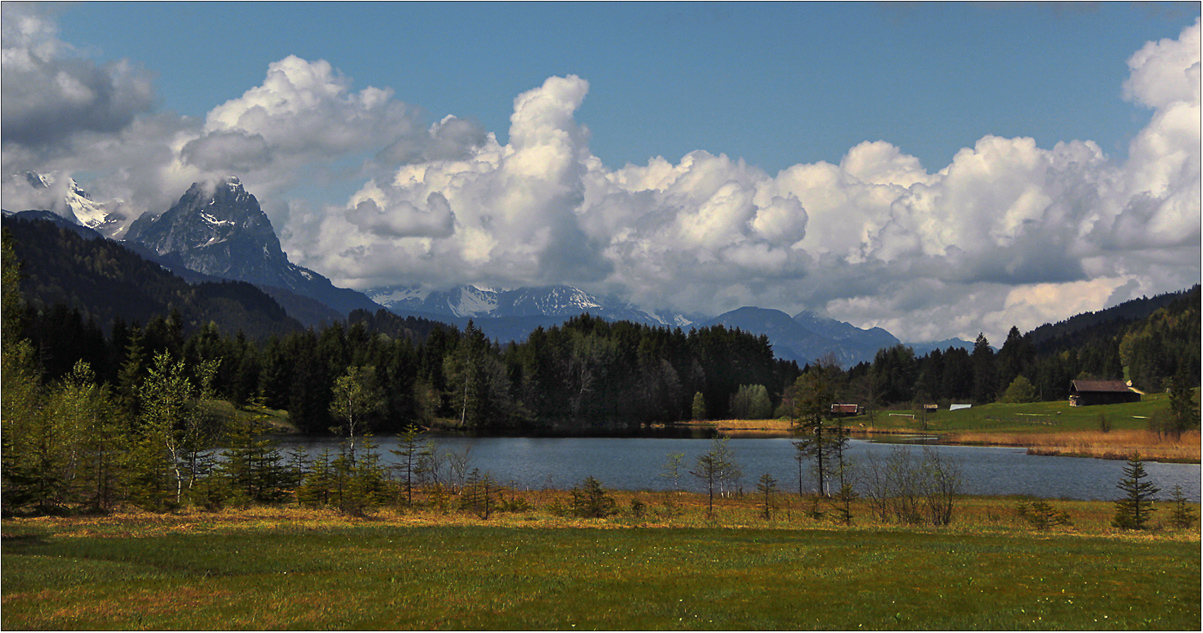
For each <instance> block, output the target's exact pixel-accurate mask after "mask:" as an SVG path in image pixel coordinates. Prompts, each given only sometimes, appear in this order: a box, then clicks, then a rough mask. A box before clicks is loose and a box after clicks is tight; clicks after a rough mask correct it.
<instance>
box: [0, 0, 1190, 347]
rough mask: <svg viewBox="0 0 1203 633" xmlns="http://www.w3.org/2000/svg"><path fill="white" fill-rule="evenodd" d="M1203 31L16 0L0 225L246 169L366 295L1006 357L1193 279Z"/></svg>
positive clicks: (1179, 11)
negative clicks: (871, 338) (540, 305)
mask: <svg viewBox="0 0 1203 633" xmlns="http://www.w3.org/2000/svg"><path fill="white" fill-rule="evenodd" d="M1199 14H1200V5H1199V3H1110V2H1109V3H1100V4H1086V3H1071V4H1044V3H990V4H985V3H980V4H979V3H974V4H964V3H943V2H941V3H883V4H879V3H657V4H645V3H615V4H608V3H607V4H602V3H524V4H507V3H414V4H402V3H383V2H382V3H342V2H339V3H308V2H307V3H296V4H293V3H266V2H265V3H234V2H230V3H224V2H214V3H177V2H169V3H153V2H136V3H134V2H130V3H93V2H83V3H68V4H45V3H37V4H21V3H5V4H4V5H3V10H2V15H3V21H4V38H3V39H4V86H3V90H4V95H3V96H4V99H3V115H4V116H3V134H2V135H0V141H2V143H3V173H2V174H0V176H2V177H3V182H2V184H3V195H4V197H5V205H6V208H10V207H12V206H27V208H28V205H37V206H39V207H40V208H52V209H56V210H61V207H62V204H61V199H53V196H54V195H58V194H57V193H55V192H54V191H53V190H50V191H47V192H41V193H39V192H36V191H32V190H30V189H29V188H28V184H27V183H26V182H25V180H24V179H23V177H21V176H20V175H21V174H23V173H24V172H25V171H26V170H35V171H38V172H40V173H44V174H49V175H51V176H52V177H53V178H56V179H57V180H56V182H58V183H60V186H62V183H65V182H67V180H68V179H69V178H75V179H76V180H78V181H80V182H81V184H82V185H83V186H84V187H85V188H86V189H87V190H88V191H90V192H91V193H92V194H93V197H94V198H95V199H96V200H97V201H98V202H99V203H100V204H101V205H102V206H104V207H105V208H106V209H109V210H110V211H112V212H114V213H120V214H122V215H124V216H125V218H126V222H128V221H132V219H133V218H136V217H138V216H139V215H141V214H142V213H147V212H149V213H159V212H162V211H163V210H165V209H166V208H168V207H169V206H170V205H171V204H172V203H173V202H174V200H176V199H178V197H179V195H181V194H182V193H183V191H184V190H186V189H187V187H188V185H189V184H190V183H192V182H194V181H198V180H205V179H212V178H220V177H223V176H227V175H237V176H239V177H240V178H241V179H242V181H243V182H244V183H245V184H246V185H247V187H248V189H249V190H250V191H251V193H253V194H255V195H256V196H257V197H258V199H259V200H260V202H261V204H262V205H263V208H264V210H265V211H266V212H267V214H268V216H269V217H270V218H271V220H272V223H273V226H274V227H275V229H276V231H277V233H278V234H279V235H280V238H281V242H282V244H283V246H284V248H285V250H286V251H287V252H288V253H289V256H290V258H291V259H292V261H294V262H295V263H299V264H301V265H304V266H307V267H309V268H313V269H314V270H317V271H318V272H320V273H322V274H324V275H327V276H329V277H330V278H331V279H332V280H333V281H334V282H335V283H337V284H339V285H343V286H348V287H353V288H359V289H369V288H380V287H391V286H414V285H418V286H422V287H423V288H445V287H449V286H453V285H456V284H469V283H470V284H478V285H488V286H493V287H517V286H524V285H546V284H554V283H566V284H573V285H577V286H579V287H582V288H584V289H585V290H588V291H591V292H596V293H601V294H611V295H614V296H617V297H619V298H622V299H625V300H628V301H631V302H633V303H634V304H636V305H638V306H640V307H643V308H645V309H649V310H668V311H682V312H690V313H701V314H711V315H714V314H718V313H721V312H723V311H726V310H731V309H735V308H738V307H741V306H744V305H758V306H762V307H769V308H777V309H781V310H784V311H786V312H789V313H791V314H793V313H796V312H798V311H800V310H803V309H806V310H813V311H816V312H819V313H820V314H825V315H828V316H831V317H834V318H838V319H840V320H845V321H849V322H851V323H853V324H855V325H858V326H861V327H870V326H882V327H885V328H886V329H888V330H890V331H891V332H893V333H895V334H896V335H898V336H900V337H901V338H903V339H904V340H913V341H921V340H938V339H943V338H948V337H952V336H960V337H962V338H968V339H972V338H973V337H974V336H976V334H977V333H978V332H984V333H986V334H987V335H988V336H989V337H990V338H991V339H992V340H993V339H996V338H1001V337H1003V336H1005V334H1006V331H1007V330H1008V329H1009V328H1010V326H1011V325H1017V326H1019V327H1020V328H1021V329H1024V330H1027V329H1031V328H1034V327H1036V326H1038V325H1041V324H1043V323H1045V322H1048V321H1056V320H1059V319H1063V318H1066V317H1068V316H1071V315H1073V314H1075V313H1078V312H1082V311H1085V310H1097V309H1101V308H1103V307H1107V306H1109V305H1114V304H1116V303H1119V302H1121V301H1124V300H1126V299H1129V298H1133V297H1138V296H1141V295H1151V294H1156V293H1158V292H1167V291H1173V290H1179V289H1182V288H1184V287H1187V286H1189V285H1191V284H1193V283H1198V280H1199V270H1200V266H1199V261H1200V229H1199V216H1200V210H1199V199H1200V177H1199V173H1200V167H1199V164H1200V158H1199V154H1200V149H1199V148H1200V133H1199V119H1200V113H1199V112H1200V105H1199V102H1200V97H1199V81H1200V79H1199V77H1200V63H1199ZM46 196H50V197H49V198H46ZM43 198H45V199H43Z"/></svg>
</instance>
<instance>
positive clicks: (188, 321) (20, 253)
mask: <svg viewBox="0 0 1203 633" xmlns="http://www.w3.org/2000/svg"><path fill="white" fill-rule="evenodd" d="M18 215H20V216H21V217H14V216H6V217H4V219H3V227H4V231H5V239H6V240H8V239H11V240H12V243H13V249H14V252H15V253H16V255H17V258H18V260H19V261H20V262H21V282H20V287H21V293H22V295H23V296H24V298H25V300H26V302H27V303H28V304H29V306H30V308H31V309H34V310H38V309H46V308H48V307H50V306H53V305H55V304H64V305H66V306H68V307H69V308H75V309H78V310H79V311H80V312H81V313H83V315H84V317H85V319H86V318H92V319H95V321H96V322H97V324H99V325H101V326H103V327H107V326H108V325H109V324H110V323H111V322H112V320H113V319H114V318H117V317H120V318H122V319H124V320H126V321H128V322H132V321H139V322H141V323H143V324H145V323H147V322H149V320H150V319H151V318H153V317H155V316H163V315H166V314H168V313H169V312H170V311H171V310H172V309H173V308H174V309H178V310H179V311H180V313H181V315H182V316H183V318H184V324H183V325H184V327H185V329H186V330H189V329H194V328H197V327H200V326H201V325H203V324H205V323H208V322H210V321H213V322H215V323H217V325H218V326H219V327H220V328H221V329H222V330H223V331H227V332H236V331H238V330H241V331H242V332H244V333H245V334H246V335H247V336H250V337H252V338H257V339H263V338H267V337H268V336H271V335H272V334H285V333H287V332H290V331H293V330H296V329H300V327H301V324H300V323H298V322H297V321H296V320H294V319H292V318H290V317H289V316H288V315H287V313H286V312H285V311H284V309H283V308H281V307H280V306H279V304H277V303H276V302H275V301H274V300H272V299H271V297H268V296H267V295H265V294H264V293H263V292H262V291H260V290H259V289H257V288H255V287H254V286H252V285H251V284H248V283H242V282H204V283H199V284H196V285H189V284H188V282H186V281H184V280H183V279H181V278H179V277H178V276H176V275H173V274H171V273H170V272H168V271H166V270H164V269H163V267H161V266H159V265H158V264H155V263H153V262H149V261H146V260H144V259H142V258H141V257H139V256H138V255H137V254H135V253H133V252H132V251H130V250H128V249H127V248H125V247H124V246H122V245H120V244H118V243H116V242H113V241H111V240H107V239H101V238H100V237H99V236H97V237H96V238H95V239H86V238H85V237H83V236H81V235H79V234H78V232H77V231H76V229H74V228H71V227H66V226H61V225H58V224H57V223H53V222H49V221H44V220H30V219H26V218H29V217H30V216H29V215H26V214H18ZM84 230H87V229H84Z"/></svg>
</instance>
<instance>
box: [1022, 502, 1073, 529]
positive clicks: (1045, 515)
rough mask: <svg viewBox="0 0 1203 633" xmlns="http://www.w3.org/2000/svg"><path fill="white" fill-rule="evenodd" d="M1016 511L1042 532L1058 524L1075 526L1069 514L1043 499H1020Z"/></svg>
mask: <svg viewBox="0 0 1203 633" xmlns="http://www.w3.org/2000/svg"><path fill="white" fill-rule="evenodd" d="M1015 513H1016V514H1018V515H1019V518H1021V519H1023V520H1024V521H1027V522H1028V523H1029V524H1030V525H1032V527H1035V528H1036V529H1037V530H1040V531H1041V532H1043V531H1045V530H1047V529H1049V528H1051V527H1054V526H1058V525H1062V526H1065V527H1073V522H1072V521H1070V520H1069V515H1068V514H1066V513H1065V512H1063V511H1059V510H1056V509H1055V508H1053V506H1052V504H1050V503H1048V502H1047V501H1044V500H1043V499H1038V500H1036V501H1033V502H1031V503H1028V502H1026V501H1020V502H1019V505H1017V506H1016V507H1015Z"/></svg>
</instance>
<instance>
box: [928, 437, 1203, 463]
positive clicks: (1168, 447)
mask: <svg viewBox="0 0 1203 633" xmlns="http://www.w3.org/2000/svg"><path fill="white" fill-rule="evenodd" d="M943 440H944V441H946V442H949V443H953V444H985V445H992V446H1022V447H1025V448H1027V449H1028V452H1029V453H1032V454H1034V455H1064V456H1072V457H1099V458H1103V459H1128V458H1129V457H1131V456H1132V455H1133V453H1140V456H1141V459H1144V460H1146V461H1158V462H1183V463H1198V462H1199V447H1200V437H1199V432H1198V431H1187V432H1185V433H1183V434H1182V436H1181V437H1180V438H1173V437H1170V436H1166V435H1158V434H1157V433H1154V432H1152V431H1148V430H1144V429H1122V430H1113V431H1109V432H1102V431H1098V430H1093V431H1091V430H1082V431H1061V432H1051V433H1028V434H1015V433H989V432H961V433H949V434H948V435H945V436H944V437H943Z"/></svg>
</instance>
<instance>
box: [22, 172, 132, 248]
mask: <svg viewBox="0 0 1203 633" xmlns="http://www.w3.org/2000/svg"><path fill="white" fill-rule="evenodd" d="M25 180H26V181H27V182H28V183H29V185H30V186H31V187H33V188H34V189H44V190H50V191H54V190H56V189H59V187H60V182H59V177H58V176H56V175H54V174H40V173H37V172H33V171H29V172H25ZM60 191H61V193H62V198H61V199H58V200H55V201H54V203H53V204H52V205H51V208H50V209H47V210H49V211H53V212H54V213H57V214H58V215H59V216H61V217H63V218H66V219H68V220H74V221H75V223H76V224H79V225H80V226H86V227H88V228H90V229H93V230H95V231H97V232H99V233H101V234H102V235H104V236H105V237H112V238H117V237H120V235H121V234H122V233H124V232H125V229H126V228H127V226H128V225H127V224H126V222H125V220H126V217H125V216H124V215H122V214H121V213H120V212H119V209H120V208H121V206H122V204H123V203H122V201H121V200H112V201H108V202H98V201H96V200H93V199H92V196H91V195H89V194H88V192H86V191H84V190H83V189H81V188H80V186H79V183H77V182H75V179H74V178H67V179H66V181H65V182H62V183H61V189H60Z"/></svg>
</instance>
